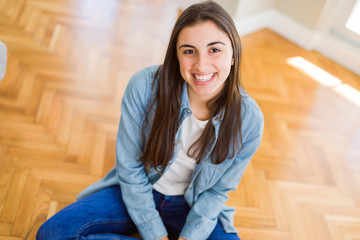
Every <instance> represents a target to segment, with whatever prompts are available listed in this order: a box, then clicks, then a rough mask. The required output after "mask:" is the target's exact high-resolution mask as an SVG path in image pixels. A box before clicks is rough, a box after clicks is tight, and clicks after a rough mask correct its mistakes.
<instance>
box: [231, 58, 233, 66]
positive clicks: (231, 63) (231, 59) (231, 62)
mask: <svg viewBox="0 0 360 240" xmlns="http://www.w3.org/2000/svg"><path fill="white" fill-rule="evenodd" d="M232 65H234V58H232V59H231V66H232Z"/></svg>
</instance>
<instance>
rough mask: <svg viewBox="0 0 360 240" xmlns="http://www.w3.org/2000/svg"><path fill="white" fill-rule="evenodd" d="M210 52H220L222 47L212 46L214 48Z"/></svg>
mask: <svg viewBox="0 0 360 240" xmlns="http://www.w3.org/2000/svg"><path fill="white" fill-rule="evenodd" d="M210 52H212V53H217V52H220V49H217V48H212V49H211V50H210Z"/></svg>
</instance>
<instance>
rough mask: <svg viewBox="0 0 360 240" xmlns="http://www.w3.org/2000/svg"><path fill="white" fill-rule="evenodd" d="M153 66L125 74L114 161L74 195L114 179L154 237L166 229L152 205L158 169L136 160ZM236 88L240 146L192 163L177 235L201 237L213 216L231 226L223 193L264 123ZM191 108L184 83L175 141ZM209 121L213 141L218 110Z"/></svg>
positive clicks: (232, 185)
mask: <svg viewBox="0 0 360 240" xmlns="http://www.w3.org/2000/svg"><path fill="white" fill-rule="evenodd" d="M158 67H159V66H151V67H147V68H145V69H143V70H141V71H139V72H137V73H136V74H135V75H134V76H133V77H132V78H131V79H130V81H129V83H128V85H127V87H126V90H125V93H124V96H123V100H122V104H121V119H120V124H119V130H118V135H117V141H116V165H115V167H114V168H113V169H112V170H111V171H110V172H109V173H108V174H107V175H106V176H105V177H104V178H103V179H102V180H100V181H98V182H96V183H95V184H93V185H91V186H89V187H88V188H86V189H85V190H84V191H83V192H81V193H80V194H79V196H78V198H83V197H85V196H88V195H90V194H91V193H94V192H96V191H98V190H100V189H103V188H106V187H109V186H113V185H120V188H121V191H122V196H123V200H124V203H125V205H126V207H127V210H128V212H129V215H130V216H131V219H132V220H133V222H134V223H135V225H136V226H137V228H138V230H139V232H140V234H141V236H142V237H143V239H145V240H155V239H160V238H162V237H165V236H166V235H167V232H166V228H165V226H164V223H163V222H162V220H161V218H160V216H159V213H158V212H157V210H156V209H155V203H154V200H153V195H152V190H153V188H152V185H153V184H154V183H155V182H156V181H157V180H158V179H159V178H160V175H159V174H158V173H157V172H156V171H155V170H154V169H151V171H150V172H149V173H147V172H146V171H145V169H144V166H143V164H142V163H141V162H140V161H137V159H139V158H140V156H141V155H142V152H143V149H144V145H145V140H144V139H143V138H142V137H141V134H140V131H141V127H142V124H143V120H144V114H145V112H146V110H147V108H148V107H149V103H150V101H151V100H152V97H153V96H154V93H155V91H156V84H155V87H154V89H153V88H152V85H153V81H157V80H156V79H155V80H154V75H155V72H156V70H157V69H158ZM241 94H242V111H241V118H242V130H241V131H242V138H243V146H242V149H241V151H240V153H239V154H238V155H236V156H235V157H233V158H228V159H226V160H225V161H224V162H222V163H221V164H217V165H216V164H213V163H212V162H211V160H210V158H209V157H208V155H209V153H208V155H207V157H205V158H204V159H202V161H201V162H200V163H199V164H197V165H196V167H195V169H194V171H193V174H192V177H191V181H190V185H189V186H188V188H187V191H186V193H185V195H184V198H185V199H186V201H187V202H188V204H189V206H190V207H191V210H190V212H189V214H188V216H187V219H186V223H185V225H184V227H183V229H182V231H181V233H180V237H183V238H186V239H188V240H201V239H207V238H208V236H209V235H210V234H211V232H212V231H213V229H214V227H215V225H216V223H217V220H218V219H219V221H221V223H222V225H223V227H224V229H225V231H226V232H227V233H233V232H234V233H235V232H237V231H236V229H235V228H234V225H233V215H234V213H235V211H234V209H233V208H230V207H228V206H226V205H225V202H226V201H227V199H228V192H229V191H231V190H235V189H236V188H237V186H238V184H239V181H240V179H241V177H242V175H243V173H244V171H245V169H246V167H247V166H248V164H249V162H250V159H251V157H252V156H253V154H254V153H255V152H256V150H257V148H258V147H259V145H260V142H261V138H262V132H263V127H264V120H263V115H262V113H261V110H260V108H259V107H258V105H257V104H256V103H255V101H254V100H253V99H252V98H251V97H250V96H249V95H248V94H247V93H246V92H245V91H244V90H242V92H241ZM154 112H155V111H154V110H151V111H150V114H149V119H150V121H151V117H152V116H153V115H154ZM191 114H192V110H191V107H190V103H189V99H188V95H187V85H186V83H185V84H184V87H183V90H182V96H181V109H180V116H179V127H178V131H177V134H176V136H175V143H178V142H179V141H181V130H182V122H183V120H184V119H185V118H186V117H188V116H190V115H191ZM211 121H212V124H213V126H214V128H215V140H214V142H213V146H214V145H215V142H216V139H217V136H218V133H219V128H220V124H221V114H218V116H216V117H214V118H213V119H211ZM150 127H151V126H150ZM150 127H149V128H150ZM149 131H150V130H149V129H147V131H145V132H147V134H148V133H149ZM147 134H145V136H147ZM178 151H179V144H176V145H175V150H174V156H173V157H172V159H171V160H170V162H169V165H168V166H167V167H166V168H165V169H162V170H161V171H162V172H165V171H166V170H167V169H168V168H169V166H170V165H171V163H172V162H173V161H174V159H175V158H176V156H177V153H178ZM209 152H210V151H209Z"/></svg>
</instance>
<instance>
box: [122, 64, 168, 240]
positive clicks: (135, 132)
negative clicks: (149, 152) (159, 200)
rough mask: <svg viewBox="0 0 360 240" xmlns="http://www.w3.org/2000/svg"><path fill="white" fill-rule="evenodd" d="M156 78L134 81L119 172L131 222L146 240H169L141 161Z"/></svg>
mask: <svg viewBox="0 0 360 240" xmlns="http://www.w3.org/2000/svg"><path fill="white" fill-rule="evenodd" d="M152 70H154V69H152ZM152 78H153V74H151V73H149V71H148V70H147V69H144V70H142V71H140V72H138V73H136V74H135V75H134V76H133V77H132V78H131V79H130V81H129V83H128V86H127V87H126V90H125V93H124V96H123V100H122V104H121V119H120V124H119V130H118V135H117V141H116V169H117V178H118V182H119V184H120V187H121V192H122V197H123V200H124V203H125V205H126V208H127V210H128V212H129V215H130V216H131V219H132V220H133V222H134V223H135V225H136V226H137V228H138V230H139V232H140V234H141V236H142V237H143V239H145V240H146V239H161V238H163V237H165V236H167V232H166V229H165V226H164V224H163V222H162V220H161V218H160V216H159V213H158V212H157V210H156V208H155V202H154V199H153V194H152V185H151V183H150V182H149V179H148V177H147V174H146V172H145V169H144V166H143V164H142V162H139V161H137V160H138V159H139V158H140V156H141V155H142V152H143V148H144V139H143V138H142V137H141V134H140V131H141V127H142V122H143V119H144V114H145V112H146V107H147V105H148V102H149V98H150V89H151V85H152ZM165 239H166V238H165Z"/></svg>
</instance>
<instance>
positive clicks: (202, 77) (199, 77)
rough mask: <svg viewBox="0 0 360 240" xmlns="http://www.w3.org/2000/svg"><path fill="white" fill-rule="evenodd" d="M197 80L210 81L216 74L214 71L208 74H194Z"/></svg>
mask: <svg viewBox="0 0 360 240" xmlns="http://www.w3.org/2000/svg"><path fill="white" fill-rule="evenodd" d="M194 76H195V78H196V80H198V81H200V82H206V81H209V80H210V79H211V78H212V76H214V73H211V74H207V75H196V74H194Z"/></svg>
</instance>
